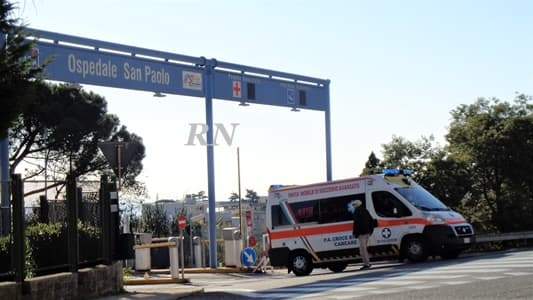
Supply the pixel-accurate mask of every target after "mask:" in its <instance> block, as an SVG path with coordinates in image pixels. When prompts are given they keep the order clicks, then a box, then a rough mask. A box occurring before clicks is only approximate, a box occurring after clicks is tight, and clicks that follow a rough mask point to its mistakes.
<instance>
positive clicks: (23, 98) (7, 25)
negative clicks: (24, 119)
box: [0, 0, 42, 139]
mask: <svg viewBox="0 0 533 300" xmlns="http://www.w3.org/2000/svg"><path fill="white" fill-rule="evenodd" d="M14 8H15V7H14V5H13V4H11V3H9V2H8V1H7V0H0V34H2V35H3V36H5V37H6V41H5V44H0V47H1V48H0V101H1V104H0V106H1V107H2V109H1V110H0V139H2V138H4V137H5V136H6V132H7V129H8V128H9V127H10V126H11V124H12V122H13V121H14V120H15V119H16V118H17V117H18V116H19V114H20V113H21V112H22V109H23V108H24V105H25V104H26V102H27V101H28V99H29V98H31V97H32V92H33V91H32V84H31V80H32V79H34V78H35V77H36V76H38V74H39V73H40V72H41V70H42V68H41V66H35V65H34V63H33V61H32V60H31V59H26V56H27V55H28V53H30V52H31V48H32V43H31V42H30V41H28V40H26V39H25V36H26V35H25V32H24V30H25V29H24V26H22V24H21V22H20V20H19V19H17V18H14V17H13V10H14ZM0 41H1V39H0Z"/></svg>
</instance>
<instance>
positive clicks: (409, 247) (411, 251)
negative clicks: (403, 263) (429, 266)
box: [402, 237, 428, 262]
mask: <svg viewBox="0 0 533 300" xmlns="http://www.w3.org/2000/svg"><path fill="white" fill-rule="evenodd" d="M402 248H403V249H402V250H403V252H404V256H405V257H406V258H407V259H408V260H409V261H411V262H422V261H425V260H426V259H427V258H428V253H427V246H426V243H425V242H424V240H423V239H422V238H419V237H412V238H409V239H407V240H406V241H405V242H404V244H403V247H402Z"/></svg>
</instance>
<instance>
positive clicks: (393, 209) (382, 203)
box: [372, 191, 411, 218]
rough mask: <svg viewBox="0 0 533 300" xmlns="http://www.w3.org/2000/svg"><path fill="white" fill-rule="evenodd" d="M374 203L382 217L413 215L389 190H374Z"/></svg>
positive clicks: (377, 212)
mask: <svg viewBox="0 0 533 300" xmlns="http://www.w3.org/2000/svg"><path fill="white" fill-rule="evenodd" d="M372 203H373V204H374V209H375V210H376V214H377V215H378V216H380V217H384V218H401V217H406V216H410V215H411V211H410V210H409V208H407V206H405V204H403V203H402V202H401V201H400V200H399V199H398V198H396V196H394V195H393V194H391V193H389V192H385V191H380V192H373V193H372Z"/></svg>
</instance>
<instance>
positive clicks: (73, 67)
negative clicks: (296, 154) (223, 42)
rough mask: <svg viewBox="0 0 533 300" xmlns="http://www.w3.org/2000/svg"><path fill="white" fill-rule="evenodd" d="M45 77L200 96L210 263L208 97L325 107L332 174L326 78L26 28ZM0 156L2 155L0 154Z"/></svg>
mask: <svg viewBox="0 0 533 300" xmlns="http://www.w3.org/2000/svg"><path fill="white" fill-rule="evenodd" d="M28 32H29V36H28V38H30V39H34V40H35V48H34V49H33V50H32V53H31V58H32V59H33V60H34V61H35V63H36V64H37V65H40V64H42V63H45V62H46V63H47V65H46V68H45V69H44V77H45V79H49V80H55V81H63V82H71V83H79V84H90V85H98V86H105V87H115V88H123V89H130V90H140V91H150V92H155V93H163V94H174V95H183V96H192V97H201V98H205V112H206V124H207V128H208V130H207V175H208V197H209V242H210V255H209V257H210V266H211V267H212V268H216V266H217V262H216V258H217V255H216V251H217V248H216V231H215V229H216V228H215V224H216V212H215V172H214V147H213V99H214V98H216V99H221V100H227V101H236V102H240V103H250V104H265V105H274V106H281V107H289V108H292V109H293V110H299V109H309V110H317V111H323V112H324V113H325V131H326V132H325V137H326V140H325V144H326V170H327V174H326V178H327V180H331V179H332V170H331V135H330V132H331V125H330V101H329V80H325V79H319V78H313V77H308V76H302V75H296V74H291V73H286V72H279V71H273V70H268V69H262V68H256V67H250V66H244V65H239V64H234V63H228V62H223V61H217V60H216V59H206V58H205V57H193V56H187V55H181V54H175V53H169V52H162V51H156V50H150V49H146V48H140V47H133V46H126V45H121V44H117V43H111V42H105V41H100V40H95V39H88V38H82V37H77V36H72V35H66V34H60V33H55V32H50V31H44V30H38V29H28ZM2 160H7V159H6V158H5V155H4V157H3V158H2Z"/></svg>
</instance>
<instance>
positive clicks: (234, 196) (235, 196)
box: [228, 193, 239, 202]
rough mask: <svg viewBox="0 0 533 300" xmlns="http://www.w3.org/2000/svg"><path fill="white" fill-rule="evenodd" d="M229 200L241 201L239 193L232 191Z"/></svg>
mask: <svg viewBox="0 0 533 300" xmlns="http://www.w3.org/2000/svg"><path fill="white" fill-rule="evenodd" d="M228 200H229V201H230V202H236V201H239V194H237V193H231V196H229V198H228Z"/></svg>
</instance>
